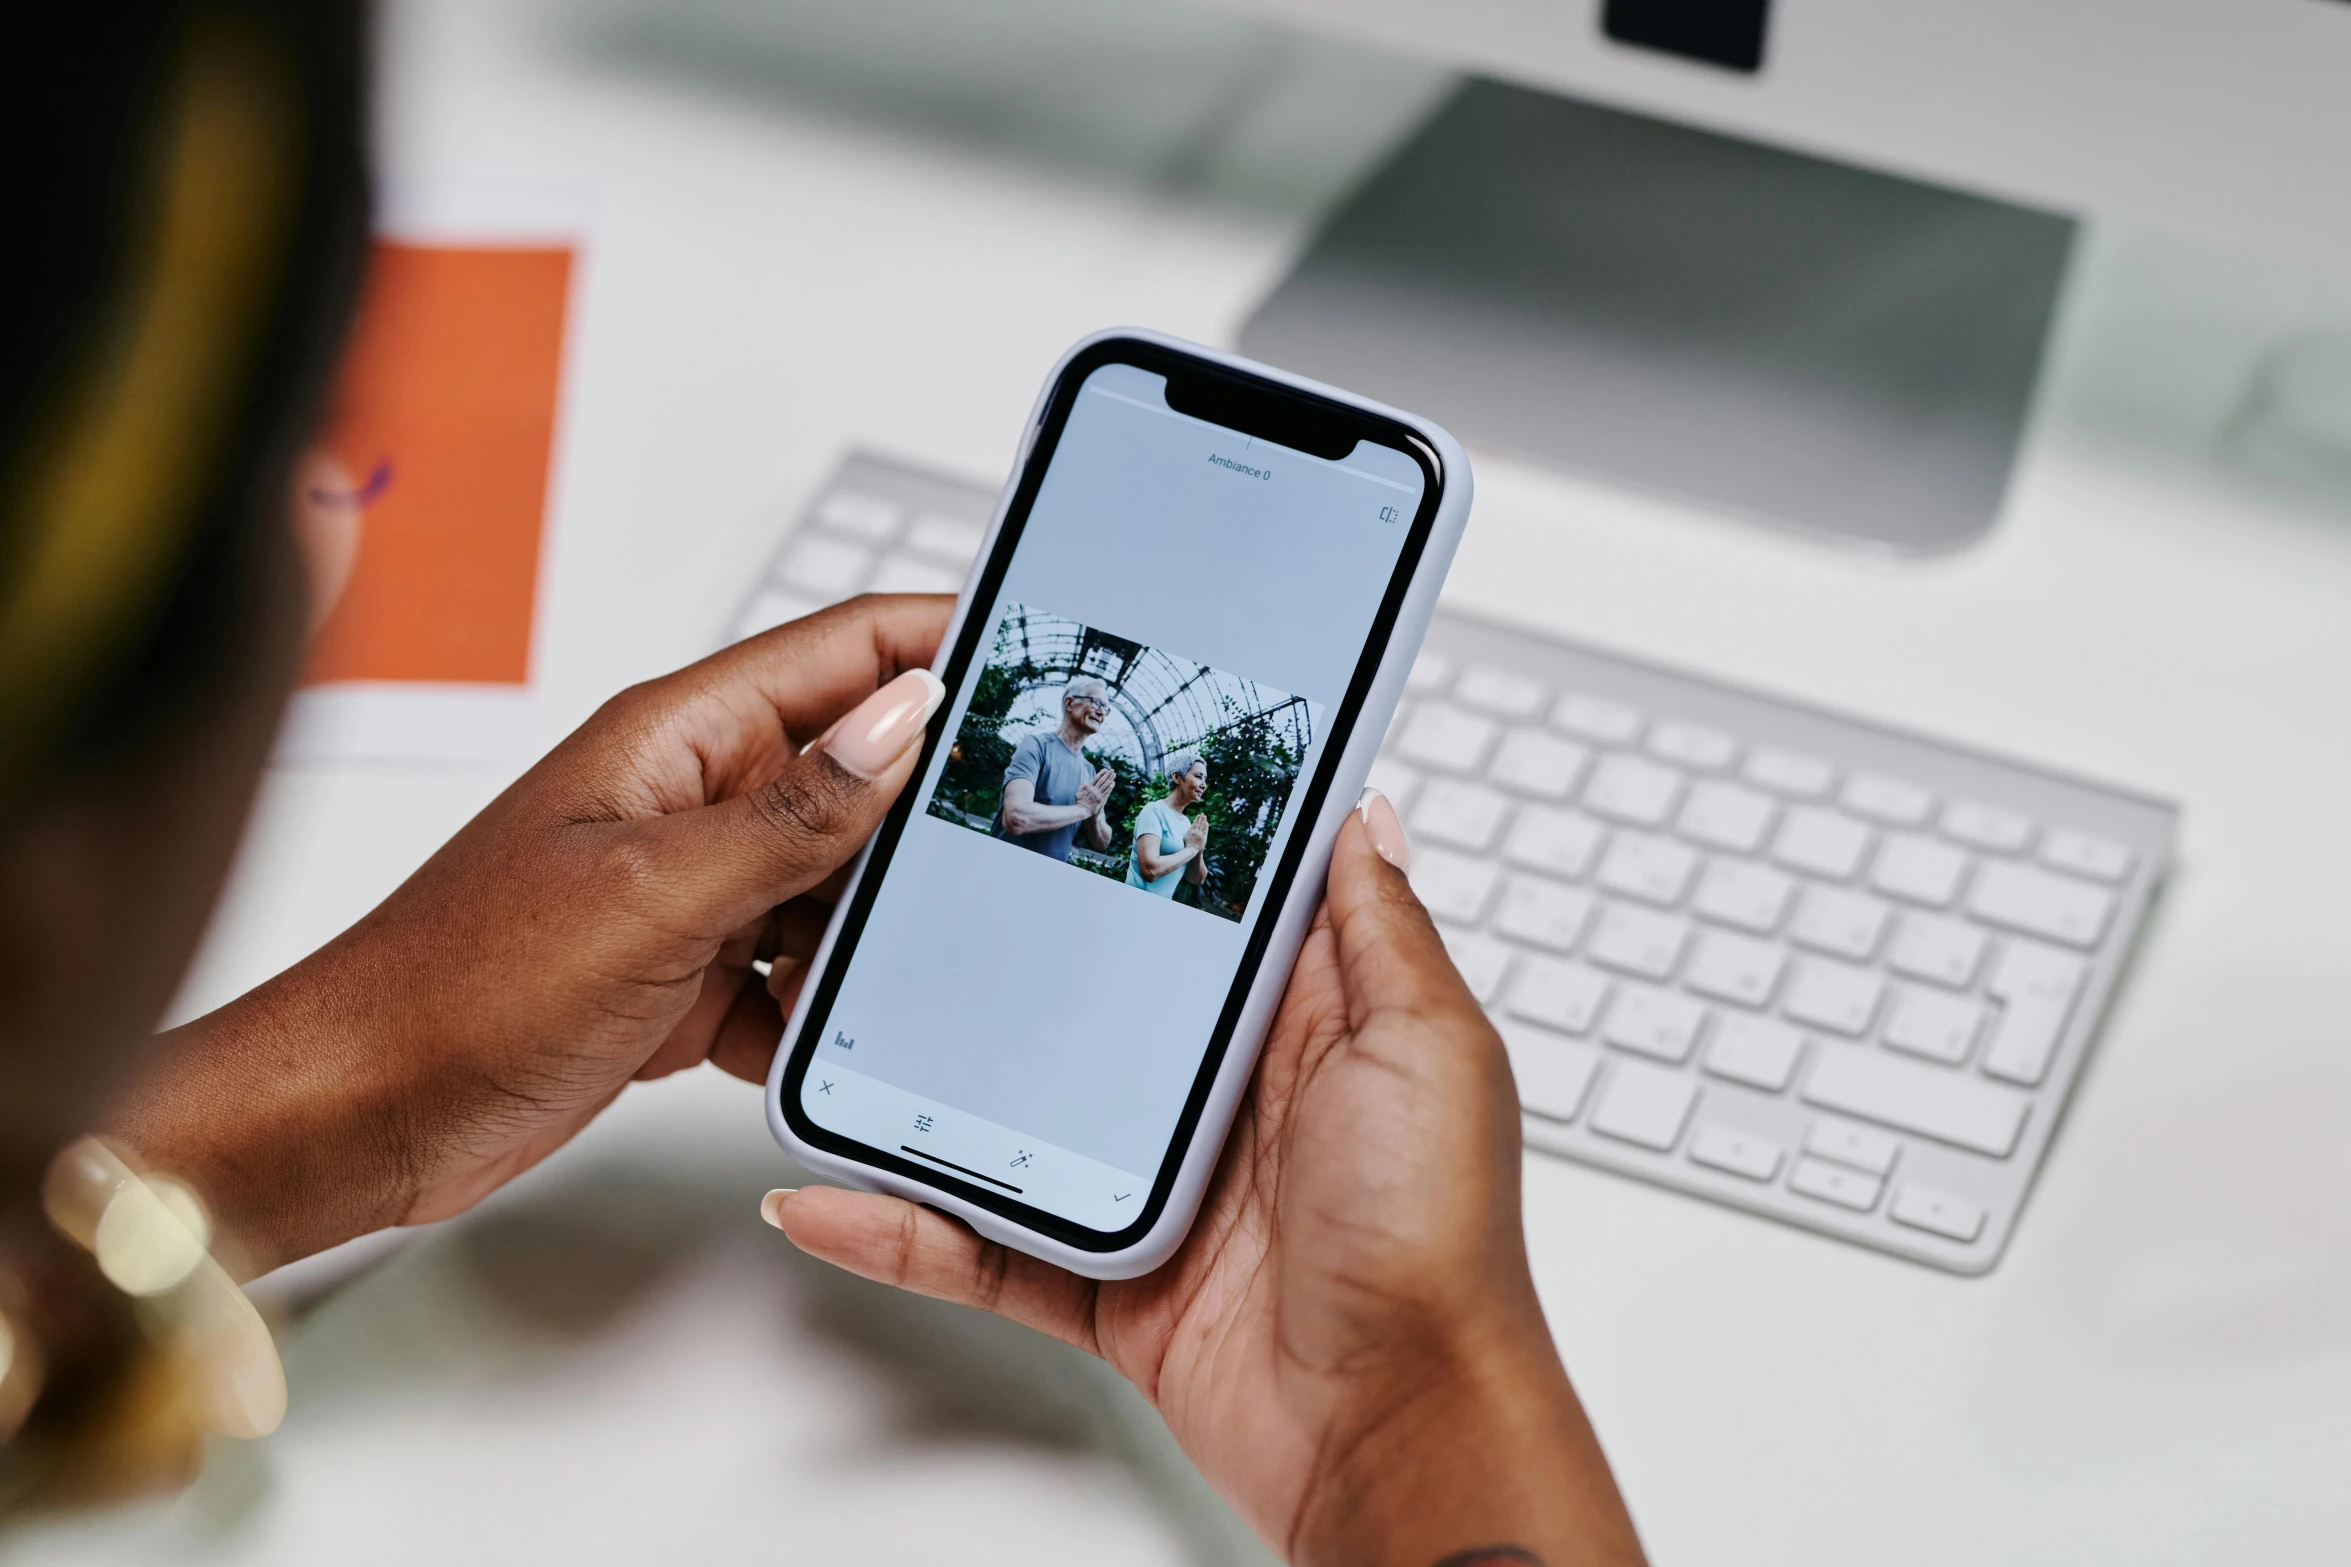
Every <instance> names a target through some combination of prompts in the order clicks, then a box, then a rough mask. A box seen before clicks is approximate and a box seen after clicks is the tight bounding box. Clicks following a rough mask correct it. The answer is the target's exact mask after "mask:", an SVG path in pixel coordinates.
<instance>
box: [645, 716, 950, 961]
mask: <svg viewBox="0 0 2351 1567" xmlns="http://www.w3.org/2000/svg"><path fill="white" fill-rule="evenodd" d="M946 695H947V688H946V686H945V685H943V684H941V683H940V680H939V677H938V676H936V675H934V674H932V673H931V672H930V671H929V670H927V669H910V670H908V671H906V673H904V674H902V675H900V676H899V677H898V678H897V679H895V680H893V681H891V682H890V683H889V684H887V685H885V686H883V687H882V688H881V689H880V690H878V691H876V692H874V694H873V695H871V696H869V697H867V698H866V699H865V700H864V701H862V702H860V703H858V704H857V706H856V707H854V708H852V709H850V711H849V712H848V714H847V715H846V716H844V717H843V718H842V719H841V720H840V721H839V722H838V723H836V724H834V725H833V727H832V728H830V729H828V730H826V731H825V732H824V734H823V735H822V736H821V737H820V738H818V739H817V741H816V742H815V743H814V744H812V745H810V746H809V747H808V748H807V749H806V750H804V751H802V752H801V753H800V754H799V755H797V756H794V757H793V758H792V759H791V760H790V761H788V762H786V763H785V764H784V769H783V772H782V773H781V774H780V775H779V776H778V777H776V778H775V779H774V780H773V781H772V782H769V783H767V784H765V785H763V786H762V787H760V788H757V789H754V790H751V791H750V792H749V793H747V794H741V795H737V796H736V797H735V798H733V799H731V800H722V801H720V802H718V803H717V804H715V805H707V806H703V807H701V808H699V809H696V810H690V811H680V812H676V813H674V814H672V815H668V816H662V817H657V818H655V819H653V820H652V821H651V822H649V823H647V824H646V825H647V829H648V831H649V832H650V834H651V835H652V837H653V839H654V841H655V843H656V844H657V845H658V848H657V850H656V854H655V858H656V860H657V862H658V864H659V866H660V868H661V873H662V874H663V875H665V876H667V877H669V878H672V880H671V888H672V890H673V891H677V892H682V893H684V895H685V898H686V901H687V902H688V903H689V904H690V905H691V907H692V908H693V910H694V913H695V917H696V920H697V923H701V922H708V923H709V924H710V925H711V928H713V929H718V930H733V929H736V928H737V927H739V926H741V925H743V924H745V923H747V922H749V921H751V920H754V919H757V918H758V917H759V916H760V915H762V914H764V913H766V912H767V911H768V910H769V909H772V908H774V907H775V906H776V905H778V904H780V903H783V902H786V901H787V900H789V899H792V898H795V897H798V896H799V895H800V894H801V893H803V892H806V891H807V890H808V889H809V888H811V887H814V886H815V885H816V884H817V883H819V882H821V881H823V880H824V879H825V878H826V877H827V876H829V875H831V874H832V873H833V872H834V871H836V870H838V869H840V867H841V866H842V865H844V864H846V863H847V862H848V861H849V859H850V858H851V857H852V856H853V855H855V854H856V853H857V851H858V850H859V849H861V848H863V847H864V845H865V841H866V840H867V839H868V838H870V837H872V836H873V833H874V829H875V828H877V827H879V826H880V825H881V821H882V817H883V815H884V814H885V813H886V812H887V811H888V810H889V808H890V805H891V802H893V801H895V800H896V799H897V798H898V795H899V793H900V791H902V790H903V789H904V788H905V787H906V781H907V779H908V778H910V777H912V776H913V773H914V766H915V762H916V760H917V759H918V758H919V757H920V756H921V754H922V738H923V732H924V729H925V726H926V725H928V724H929V722H930V719H931V715H932V714H933V713H935V712H937V711H938V709H939V704H940V702H942V701H943V700H945V698H946Z"/></svg>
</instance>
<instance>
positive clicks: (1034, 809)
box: [1001, 675, 1118, 861]
mask: <svg viewBox="0 0 2351 1567" xmlns="http://www.w3.org/2000/svg"><path fill="white" fill-rule="evenodd" d="M1109 716H1110V687H1109V686H1108V685H1106V684H1104V683H1103V682H1102V681H1101V680H1099V679H1097V678H1096V677H1095V676H1093V675H1078V676H1075V677H1073V678H1072V679H1071V680H1070V682H1069V684H1068V685H1066V686H1064V687H1062V688H1061V727H1060V728H1059V729H1057V730H1055V731H1054V732H1053V733H1052V734H1033V735H1030V736H1028V737H1027V738H1026V739H1024V740H1022V741H1021V743H1020V745H1019V746H1018V747H1017V748H1015V749H1014V751H1013V753H1012V760H1011V762H1010V763H1009V764H1007V765H1006V767H1005V769H1004V807H1003V812H1002V826H1001V831H1002V832H1003V834H1004V837H1005V839H1006V841H1008V842H1011V843H1017V844H1019V845H1020V846H1021V847H1022V848H1024V849H1034V850H1036V851H1037V852H1038V853H1039V854H1050V855H1051V856H1053V858H1055V859H1057V860H1064V861H1066V860H1067V859H1068V858H1069V850H1070V845H1071V844H1072V843H1074V842H1075V841H1076V839H1077V835H1078V831H1079V829H1081V828H1083V829H1084V831H1085V834H1086V842H1087V843H1088V844H1089V845H1091V846H1092V847H1094V848H1097V849H1107V848H1109V847H1110V818H1109V817H1108V816H1105V815H1104V814H1103V810H1104V808H1105V807H1106V806H1108V805H1109V804H1110V791H1111V790H1112V789H1113V788H1115V787H1116V786H1117V784H1118V775H1117V774H1116V773H1114V772H1112V771H1111V770H1110V769H1109V768H1107V767H1103V768H1097V767H1095V766H1094V764H1093V763H1091V762H1089V761H1087V760H1086V754H1085V746H1086V742H1087V741H1088V740H1091V739H1093V738H1094V733H1095V731H1096V730H1098V729H1100V728H1101V727H1102V721H1103V720H1104V719H1105V718H1108V717H1109Z"/></svg>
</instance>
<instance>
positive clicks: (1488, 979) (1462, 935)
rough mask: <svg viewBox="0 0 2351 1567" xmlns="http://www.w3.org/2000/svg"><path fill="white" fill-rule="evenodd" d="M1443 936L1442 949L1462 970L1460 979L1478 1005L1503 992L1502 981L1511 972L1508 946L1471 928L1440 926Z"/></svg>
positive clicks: (1510, 954) (1456, 966)
mask: <svg viewBox="0 0 2351 1567" xmlns="http://www.w3.org/2000/svg"><path fill="white" fill-rule="evenodd" d="M1438 934H1439V935H1441V936H1443V937H1444V938H1445V951H1446V954H1447V955H1448V956H1450V957H1451V958H1452V959H1453V966H1454V967H1455V968H1456V969H1459V970H1460V971H1461V980H1462V983H1463V984H1465V985H1467V986H1469V993H1470V995H1471V996H1473V997H1475V998H1476V1000H1477V1004H1478V1005H1479V1006H1481V1007H1482V1006H1484V1005H1485V1004H1486V1003H1487V1002H1489V1001H1491V1000H1493V999H1494V998H1495V997H1496V996H1498V995H1500V994H1501V993H1502V981H1503V979H1504V977H1505V976H1507V975H1508V974H1509V972H1510V959H1511V957H1512V955H1513V954H1512V953H1511V950H1510V949H1509V948H1508V947H1506V946H1504V945H1503V944H1502V943H1501V942H1499V941H1496V940H1495V939H1494V938H1493V937H1491V936H1481V935H1479V934H1478V933H1477V932H1476V931H1474V930H1453V929H1450V928H1445V929H1440V930H1439V931H1438Z"/></svg>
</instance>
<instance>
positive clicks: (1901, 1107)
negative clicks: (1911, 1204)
mask: <svg viewBox="0 0 2351 1567" xmlns="http://www.w3.org/2000/svg"><path fill="white" fill-rule="evenodd" d="M1804 1098H1805V1100H1806V1101H1807V1102H1808V1103H1811V1104H1816V1105H1819V1106H1820V1107H1821V1108H1822V1109H1824V1110H1842V1111H1843V1112H1844V1113H1845V1114H1847V1115H1857V1116H1860V1117H1861V1118H1862V1119H1863V1120H1867V1121H1876V1122H1879V1123H1881V1124H1883V1125H1886V1126H1893V1127H1899V1128H1901V1129H1902V1130H1903V1131H1905V1132H1916V1133H1918V1135H1920V1136H1921V1137H1932V1138H1934V1139H1936V1140H1937V1141H1938V1142H1946V1143H1956V1144H1958V1145H1959V1146H1960V1147H1962V1148H1972V1149H1974V1150H1975V1151H1976V1152H1977V1153H1985V1154H1990V1155H1992V1157H1994V1158H1996V1159H2005V1158H2007V1157H2008V1156H2009V1154H2011V1153H2012V1152H2014V1151H2015V1149H2016V1138H2017V1134H2018V1133H2019V1132H2021V1131H2023V1130H2024V1114H2025V1110H2026V1109H2027V1108H2028V1107H2029V1106H2030V1104H2031V1102H2032V1101H2030V1100H2029V1099H2027V1098H2026V1097H2025V1096H2024V1095H2022V1094H2013V1093H2010V1092H2009V1091H2008V1090H2007V1089H2005V1088H1995V1087H1993V1086H1992V1085H1991V1084H1989V1083H1981V1082H1977V1081H1975V1080H1973V1079H1971V1078H1965V1077H1961V1076H1960V1075H1959V1074H1958V1073H1956V1072H1952V1071H1948V1070H1945V1069H1944V1068H1941V1067H1932V1066H1919V1065H1913V1064H1912V1063H1910V1062H1908V1061H1899V1060H1896V1059H1895V1058H1894V1057H1892V1056H1886V1055H1880V1054H1878V1053H1877V1052H1876V1051H1874V1050H1870V1049H1866V1048H1858V1047H1855V1046H1851V1045H1834V1046H1830V1047H1828V1048H1826V1049H1823V1050H1821V1051H1820V1053H1819V1057H1818V1059H1817V1060H1816V1061H1815V1062H1814V1063H1813V1067H1812V1076H1811V1078H1810V1079H1809V1080H1808V1081H1807V1082H1806V1083H1805V1085H1804Z"/></svg>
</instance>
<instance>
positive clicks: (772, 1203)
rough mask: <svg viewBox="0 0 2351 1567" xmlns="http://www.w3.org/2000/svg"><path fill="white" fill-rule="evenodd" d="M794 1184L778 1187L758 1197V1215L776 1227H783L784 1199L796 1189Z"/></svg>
mask: <svg viewBox="0 0 2351 1567" xmlns="http://www.w3.org/2000/svg"><path fill="white" fill-rule="evenodd" d="M798 1190H799V1188H798V1187H796V1186H785V1187H779V1188H778V1189H777V1190H775V1191H772V1192H769V1193H768V1194H767V1195H766V1196H765V1197H762V1198H760V1199H759V1216H760V1217H761V1218H763V1219H765V1220H766V1221H767V1222H768V1223H770V1224H772V1225H774V1226H775V1227H776V1228H777V1229H779V1230H780V1229H782V1228H783V1227H784V1199H785V1198H787V1197H789V1196H791V1195H792V1193H794V1192H796V1191H798Z"/></svg>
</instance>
